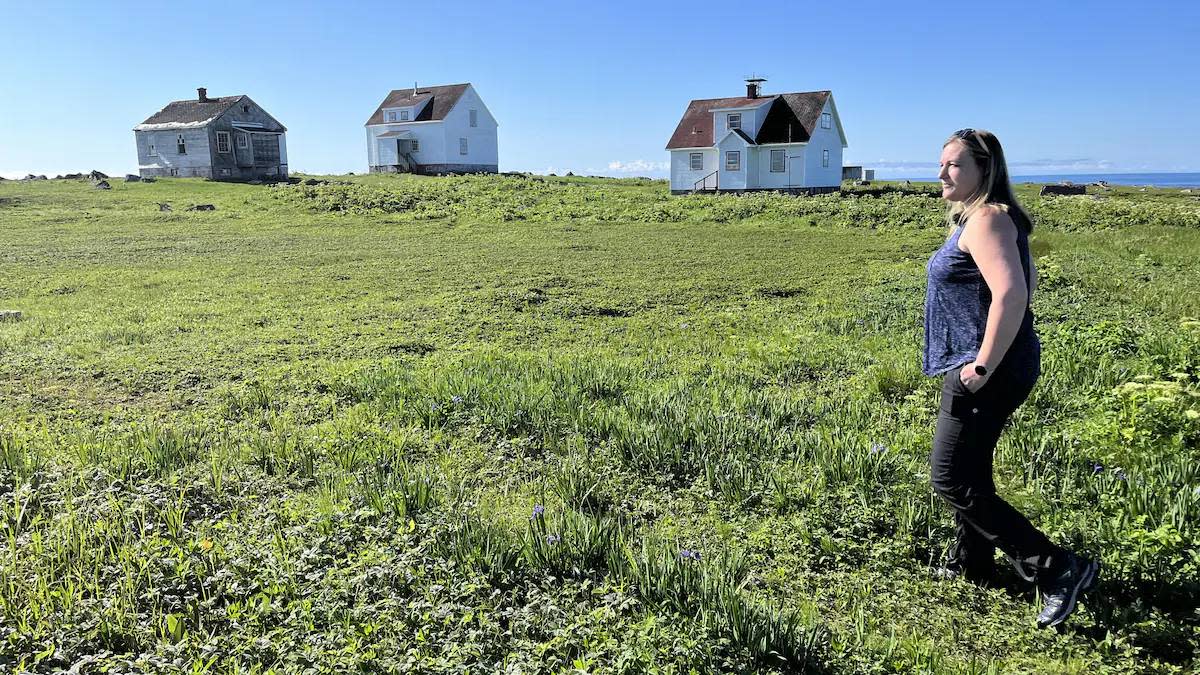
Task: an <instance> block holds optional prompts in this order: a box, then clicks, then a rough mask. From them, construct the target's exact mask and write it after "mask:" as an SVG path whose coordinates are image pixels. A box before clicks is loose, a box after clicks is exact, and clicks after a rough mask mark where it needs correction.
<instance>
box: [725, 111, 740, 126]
mask: <svg viewBox="0 0 1200 675" xmlns="http://www.w3.org/2000/svg"><path fill="white" fill-rule="evenodd" d="M725 125H726V126H728V127H729V128H730V129H741V128H742V114H741V113H729V116H728V117H726V118H725Z"/></svg>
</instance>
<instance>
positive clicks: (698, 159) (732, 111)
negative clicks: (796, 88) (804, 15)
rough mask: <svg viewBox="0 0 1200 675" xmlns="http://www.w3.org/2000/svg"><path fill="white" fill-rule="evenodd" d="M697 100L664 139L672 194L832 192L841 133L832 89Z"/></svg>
mask: <svg viewBox="0 0 1200 675" xmlns="http://www.w3.org/2000/svg"><path fill="white" fill-rule="evenodd" d="M764 81H765V80H763V79H762V78H751V79H748V80H746V95H745V96H739V97H733V98H707V99H696V100H694V101H692V102H691V103H689V104H688V107H687V110H686V111H684V113H683V119H681V120H680V121H679V125H678V126H677V127H676V128H675V133H674V134H673V135H672V136H671V140H670V141H669V142H668V143H667V150H668V151H670V153H671V193H672V194H686V193H690V192H745V191H753V190H794V191H797V192H801V191H802V192H832V191H834V190H837V189H838V187H839V186H840V185H841V182H842V150H843V149H844V148H846V147H847V145H846V134H845V132H844V131H843V130H842V122H841V119H840V118H839V117H838V112H837V106H836V105H834V102H833V94H832V93H831V92H829V91H808V92H796V93H790V94H769V95H768V94H763V93H762V92H761V85H762V83H763V82H764Z"/></svg>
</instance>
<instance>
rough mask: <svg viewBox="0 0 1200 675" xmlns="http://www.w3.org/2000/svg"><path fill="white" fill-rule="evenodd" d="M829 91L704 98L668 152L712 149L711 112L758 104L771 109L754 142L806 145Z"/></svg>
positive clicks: (669, 144) (689, 113)
mask: <svg viewBox="0 0 1200 675" xmlns="http://www.w3.org/2000/svg"><path fill="white" fill-rule="evenodd" d="M829 96H830V92H829V91H807V92H797V93H791V94H772V95H770V96H760V97H759V98H745V97H735V98H702V99H696V100H694V101H692V102H691V103H689V104H688V107H687V110H685V111H684V113H683V119H681V120H679V126H677V127H675V133H674V134H672V135H671V140H670V141H668V142H667V150H677V149H679V148H710V147H712V146H713V145H715V144H716V139H715V138H713V115H712V111H713V110H717V109H720V108H745V107H748V106H752V105H755V104H758V105H770V106H771V107H770V109H769V110H768V111H767V117H766V119H764V120H763V123H762V125H761V126H760V128H759V130H758V135H757V136H755V138H754V142H755V143H758V144H762V143H791V142H795V143H800V142H804V141H807V140H808V139H809V137H810V136H811V134H812V131H813V129H815V128H816V125H817V122H818V121H819V119H820V117H821V111H822V110H824V108H825V101H826V100H828V99H829Z"/></svg>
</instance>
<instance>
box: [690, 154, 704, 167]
mask: <svg viewBox="0 0 1200 675" xmlns="http://www.w3.org/2000/svg"><path fill="white" fill-rule="evenodd" d="M697 164H699V165H700V166H696V165H697ZM703 170H704V153H703V152H693V153H689V154H688V171H703Z"/></svg>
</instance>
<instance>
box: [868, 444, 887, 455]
mask: <svg viewBox="0 0 1200 675" xmlns="http://www.w3.org/2000/svg"><path fill="white" fill-rule="evenodd" d="M886 450H887V446H886V445H884V444H883V443H872V444H871V454H872V455H878V454H879V453H881V452H884V451H886Z"/></svg>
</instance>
